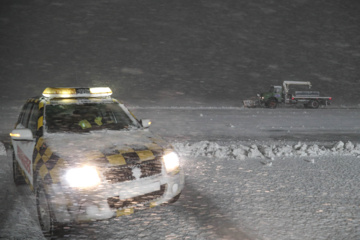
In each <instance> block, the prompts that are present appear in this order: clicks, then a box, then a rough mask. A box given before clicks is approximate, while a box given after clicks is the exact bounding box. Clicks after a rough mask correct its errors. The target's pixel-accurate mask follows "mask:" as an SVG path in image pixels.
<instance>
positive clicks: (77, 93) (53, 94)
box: [42, 87, 112, 98]
mask: <svg viewBox="0 0 360 240" xmlns="http://www.w3.org/2000/svg"><path fill="white" fill-rule="evenodd" d="M111 94H112V91H111V89H110V88H109V87H95V88H51V87H50V88H46V89H45V90H44V92H43V94H42V95H43V96H44V97H47V98H77V97H107V96H110V95H111Z"/></svg>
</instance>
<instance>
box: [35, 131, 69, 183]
mask: <svg viewBox="0 0 360 240" xmlns="http://www.w3.org/2000/svg"><path fill="white" fill-rule="evenodd" d="M34 156H36V157H35V161H34V164H33V168H34V172H37V173H38V174H39V175H40V177H41V178H42V179H43V180H44V182H45V183H47V184H52V183H58V182H60V175H59V172H60V169H61V168H63V167H64V164H65V161H64V159H62V158H60V157H58V156H57V155H56V154H53V152H52V150H51V148H49V147H48V146H47V145H46V143H45V142H44V138H42V137H40V138H39V139H38V141H37V143H36V145H35V150H34Z"/></svg>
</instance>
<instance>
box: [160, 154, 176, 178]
mask: <svg viewBox="0 0 360 240" xmlns="http://www.w3.org/2000/svg"><path fill="white" fill-rule="evenodd" d="M163 159H164V163H165V168H166V172H168V173H170V172H173V171H179V167H180V161H179V156H178V155H177V154H176V153H174V152H171V153H168V154H166V155H164V157H163Z"/></svg>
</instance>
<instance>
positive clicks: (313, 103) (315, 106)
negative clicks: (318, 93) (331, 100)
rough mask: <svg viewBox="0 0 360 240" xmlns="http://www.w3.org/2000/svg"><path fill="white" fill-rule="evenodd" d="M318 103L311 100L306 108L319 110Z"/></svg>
mask: <svg viewBox="0 0 360 240" xmlns="http://www.w3.org/2000/svg"><path fill="white" fill-rule="evenodd" d="M319 105H320V104H319V102H318V101H316V100H311V101H310V102H309V103H308V106H309V107H310V108H314V109H315V108H319Z"/></svg>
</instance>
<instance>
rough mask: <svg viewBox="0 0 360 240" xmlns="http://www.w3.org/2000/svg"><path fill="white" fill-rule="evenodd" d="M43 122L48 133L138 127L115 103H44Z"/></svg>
mask: <svg viewBox="0 0 360 240" xmlns="http://www.w3.org/2000/svg"><path fill="white" fill-rule="evenodd" d="M45 123H46V131H47V132H49V133H54V132H87V131H93V130H102V129H110V130H123V129H129V128H133V127H140V126H139V124H138V123H137V122H136V121H135V120H134V119H132V118H131V117H130V116H129V115H128V114H127V112H126V111H124V109H122V108H121V107H120V106H119V104H117V103H84V104H54V105H51V104H50V105H46V109H45Z"/></svg>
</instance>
